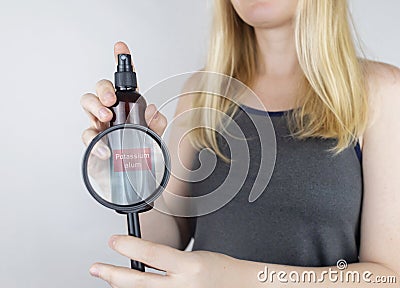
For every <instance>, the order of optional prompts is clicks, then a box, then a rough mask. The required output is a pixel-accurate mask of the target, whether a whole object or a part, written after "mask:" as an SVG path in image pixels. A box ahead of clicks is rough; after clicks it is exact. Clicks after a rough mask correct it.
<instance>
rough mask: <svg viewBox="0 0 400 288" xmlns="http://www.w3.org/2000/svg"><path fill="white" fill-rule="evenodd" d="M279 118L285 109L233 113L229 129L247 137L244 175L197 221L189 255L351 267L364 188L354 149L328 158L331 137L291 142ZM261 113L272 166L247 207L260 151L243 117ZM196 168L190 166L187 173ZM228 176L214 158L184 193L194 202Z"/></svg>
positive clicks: (358, 156)
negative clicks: (269, 135) (271, 136)
mask: <svg viewBox="0 0 400 288" xmlns="http://www.w3.org/2000/svg"><path fill="white" fill-rule="evenodd" d="M243 110H244V111H246V112H247V113H248V114H247V115H246V113H243ZM284 113H290V111H286V112H266V111H261V110H257V109H253V108H250V107H247V106H241V108H240V110H239V112H237V113H236V114H235V116H234V119H235V121H236V123H237V124H238V125H239V126H240V128H241V129H242V131H243V132H244V133H245V135H246V138H248V139H249V140H247V142H248V145H249V149H250V156H251V157H250V170H249V173H248V177H247V178H246V180H245V182H244V185H243V186H242V188H241V189H240V191H239V192H238V193H237V194H236V196H235V197H234V198H233V199H232V200H231V201H230V202H229V203H227V204H226V205H225V206H223V207H222V208H220V209H219V210H217V211H215V212H213V213H211V214H208V215H204V216H199V217H197V218H196V221H195V222H196V228H195V232H194V238H195V241H194V246H193V250H208V251H213V252H219V253H223V254H227V255H230V256H232V257H235V258H239V259H244V260H250V261H258V262H264V263H275V264H284V265H293V266H308V267H311V266H313V267H317V266H333V265H336V263H337V261H338V260H340V259H344V260H346V261H347V262H348V263H354V262H358V250H359V228H360V214H361V201H362V190H363V189H362V169H361V151H360V149H359V145H358V144H357V145H356V147H353V146H352V147H348V148H347V149H345V150H344V151H343V152H341V153H340V154H338V155H336V156H333V154H332V153H331V152H329V151H328V149H329V148H332V146H333V145H334V143H335V139H316V138H310V139H306V140H297V139H295V138H293V137H292V136H290V133H289V130H288V127H287V121H286V117H285V116H284ZM266 115H269V116H270V118H271V121H272V124H273V127H274V129H275V135H276V145H277V146H276V148H277V154H276V163H275V168H274V170H273V173H272V176H271V179H270V182H269V184H268V186H267V187H266V189H265V190H264V192H263V193H262V194H261V196H260V197H259V198H258V199H257V200H256V201H254V202H251V203H250V202H249V200H248V199H249V193H250V190H251V188H252V185H253V181H254V179H255V177H256V175H257V173H258V167H259V165H260V157H259V155H260V149H261V146H260V140H259V139H257V137H252V136H255V135H257V131H256V130H255V127H254V125H253V124H252V121H251V119H250V118H253V117H254V119H255V118H257V117H266ZM254 119H253V120H254ZM225 141H226V140H224V139H223V137H218V143H219V147H220V149H221V151H222V152H223V153H224V154H225V155H228V156H230V157H231V158H232V159H233V160H234V159H235V155H230V151H229V147H227V145H224V142H225ZM202 153H210V152H202ZM196 159H197V157H196ZM198 165H199V162H198V161H197V160H195V163H194V168H196V167H198ZM228 172H229V164H227V163H225V162H223V161H222V160H221V159H220V158H218V160H217V164H216V167H215V169H214V171H213V172H212V173H211V174H210V175H209V176H208V177H207V178H206V179H204V180H202V181H200V182H196V183H192V184H191V193H192V194H193V196H200V195H205V194H207V193H210V192H212V191H213V190H214V189H215V188H217V187H219V185H221V183H222V182H223V181H224V180H225V178H226V176H227V175H228Z"/></svg>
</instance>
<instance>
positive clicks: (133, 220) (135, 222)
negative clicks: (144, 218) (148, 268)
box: [127, 213, 144, 272]
mask: <svg viewBox="0 0 400 288" xmlns="http://www.w3.org/2000/svg"><path fill="white" fill-rule="evenodd" d="M127 218H128V234H129V236H134V237H138V238H140V237H141V235H140V223H139V214H138V213H128V215H127ZM131 268H132V269H135V270H138V271H142V272H144V264H143V263H141V262H138V261H135V260H131Z"/></svg>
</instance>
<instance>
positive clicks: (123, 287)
mask: <svg viewBox="0 0 400 288" xmlns="http://www.w3.org/2000/svg"><path fill="white" fill-rule="evenodd" d="M109 245H110V247H111V248H112V249H114V250H115V251H117V252H118V253H120V254H122V255H124V256H126V257H128V258H130V259H133V260H137V261H140V262H142V263H145V264H146V265H147V266H151V267H153V268H156V269H158V270H162V271H165V272H166V273H165V275H159V274H154V273H149V272H140V271H136V270H132V269H130V268H126V267H117V266H112V265H107V264H102V263H96V264H94V265H93V266H92V267H91V268H90V274H91V275H92V276H95V277H98V278H101V279H103V280H105V281H107V282H108V283H109V284H110V285H111V286H112V287H118V288H130V287H148V288H153V287H154V288H160V287H163V288H169V287H171V288H172V287H173V288H180V287H185V288H192V287H199V288H200V287H218V288H221V287H240V283H239V282H240V277H241V273H240V271H241V269H239V266H240V263H241V261H240V260H237V259H234V258H231V257H229V256H226V255H223V254H218V253H212V252H206V251H195V252H184V251H181V250H177V249H174V248H171V247H169V246H164V245H160V244H155V243H152V242H149V241H145V240H143V239H139V238H136V237H132V236H113V237H111V239H110V241H109ZM238 281H239V282H238Z"/></svg>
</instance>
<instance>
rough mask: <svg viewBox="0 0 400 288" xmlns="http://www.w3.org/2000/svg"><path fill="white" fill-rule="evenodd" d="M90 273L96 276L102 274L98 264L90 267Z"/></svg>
mask: <svg viewBox="0 0 400 288" xmlns="http://www.w3.org/2000/svg"><path fill="white" fill-rule="evenodd" d="M89 273H90V275H92V276H94V277H99V276H100V273H99V269H98V268H97V267H96V266H92V267H90V269H89Z"/></svg>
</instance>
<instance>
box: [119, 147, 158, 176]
mask: <svg viewBox="0 0 400 288" xmlns="http://www.w3.org/2000/svg"><path fill="white" fill-rule="evenodd" d="M152 158H153V155H152V149H151V148H131V149H122V150H113V162H114V172H124V171H143V170H152Z"/></svg>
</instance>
